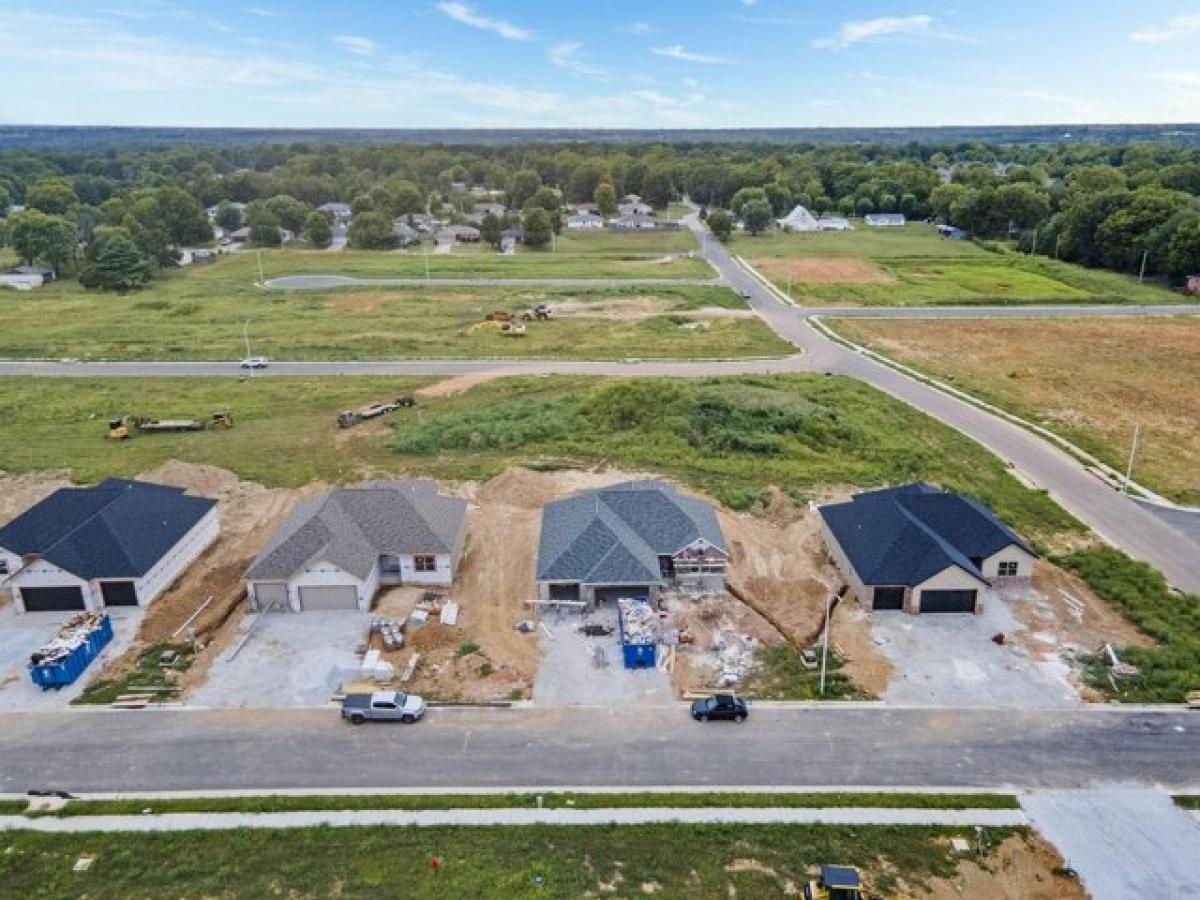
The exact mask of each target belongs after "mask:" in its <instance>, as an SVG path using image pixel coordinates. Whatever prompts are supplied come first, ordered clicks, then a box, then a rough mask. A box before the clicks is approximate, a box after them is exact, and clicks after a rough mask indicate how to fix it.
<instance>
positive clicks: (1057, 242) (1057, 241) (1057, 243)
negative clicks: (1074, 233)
mask: <svg viewBox="0 0 1200 900" xmlns="http://www.w3.org/2000/svg"><path fill="white" fill-rule="evenodd" d="M1061 246H1062V235H1061V234H1060V235H1059V236H1058V237H1056V238H1055V239H1054V258H1055V259H1058V248H1059V247H1061Z"/></svg>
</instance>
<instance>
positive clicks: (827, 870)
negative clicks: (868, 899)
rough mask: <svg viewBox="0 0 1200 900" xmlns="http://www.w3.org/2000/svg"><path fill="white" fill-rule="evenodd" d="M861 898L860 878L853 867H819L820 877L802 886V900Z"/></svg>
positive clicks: (855, 899) (856, 899)
mask: <svg viewBox="0 0 1200 900" xmlns="http://www.w3.org/2000/svg"><path fill="white" fill-rule="evenodd" d="M862 898H863V892H862V876H861V875H860V874H859V872H858V869H856V868H854V866H821V876H820V877H819V878H816V879H814V880H812V881H810V882H809V883H808V884H806V885H805V886H804V900H862Z"/></svg>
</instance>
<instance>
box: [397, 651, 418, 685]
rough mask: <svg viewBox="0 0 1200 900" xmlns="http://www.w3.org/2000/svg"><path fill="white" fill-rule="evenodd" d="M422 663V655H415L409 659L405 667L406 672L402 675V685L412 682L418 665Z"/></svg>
mask: <svg viewBox="0 0 1200 900" xmlns="http://www.w3.org/2000/svg"><path fill="white" fill-rule="evenodd" d="M420 661H421V654H420V653H414V654H413V655H412V656H410V657H409V658H408V662H407V663H405V665H404V671H403V672H402V673H400V683H401V684H404V683H405V682H408V681H411V680H412V677H413V673H414V672H416V671H417V663H419V662H420Z"/></svg>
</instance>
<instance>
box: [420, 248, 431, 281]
mask: <svg viewBox="0 0 1200 900" xmlns="http://www.w3.org/2000/svg"><path fill="white" fill-rule="evenodd" d="M421 250H422V252H423V255H424V256H425V280H426V281H428V280H429V245H428V244H426V243H425V242H424V241H421Z"/></svg>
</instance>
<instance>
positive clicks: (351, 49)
mask: <svg viewBox="0 0 1200 900" xmlns="http://www.w3.org/2000/svg"><path fill="white" fill-rule="evenodd" d="M331 40H332V41H333V42H334V43H335V44H337V45H338V46H339V47H341V48H342V49H343V50H345V51H346V52H347V53H353V54H355V55H356V56H371V55H373V54H374V53H375V51H376V50H378V49H379V45H378V44H376V43H375V42H374V41H373V40H371V39H370V38H365V37H360V36H359V35H357V34H335V35H334V36H333V37H332V38H331Z"/></svg>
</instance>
